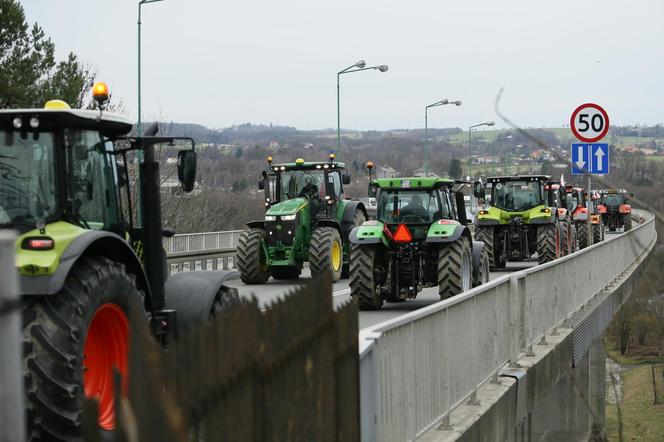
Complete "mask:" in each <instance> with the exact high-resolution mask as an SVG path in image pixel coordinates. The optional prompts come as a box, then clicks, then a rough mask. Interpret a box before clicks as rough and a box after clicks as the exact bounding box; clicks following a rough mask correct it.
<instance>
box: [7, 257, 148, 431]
mask: <svg viewBox="0 0 664 442" xmlns="http://www.w3.org/2000/svg"><path fill="white" fill-rule="evenodd" d="M142 296H143V294H142V292H141V291H140V290H139V289H138V288H137V286H136V282H135V277H134V275H132V274H129V273H127V272H126V269H125V266H124V265H123V264H120V263H117V262H113V261H111V260H109V259H106V258H91V257H85V256H84V257H81V258H80V259H79V260H78V261H77V262H76V264H75V265H74V267H73V268H72V270H71V271H70V273H69V275H68V276H67V279H66V280H65V284H64V286H63V288H62V289H61V290H60V291H59V292H58V293H57V294H54V295H50V296H35V297H29V298H27V299H26V304H25V307H24V310H23V350H24V358H23V361H24V362H23V369H24V374H25V388H26V401H27V403H26V411H27V413H26V415H27V421H28V428H29V433H28V438H29V439H30V440H49V441H50V440H82V435H81V432H82V429H81V421H82V418H81V413H82V406H83V399H84V397H85V395H86V394H85V388H86V385H87V388H89V389H94V387H93V381H94V380H95V379H96V380H97V381H100V380H101V382H100V383H98V384H97V385H103V380H104V379H105V380H106V381H108V382H111V380H112V377H111V376H112V373H113V371H112V370H113V366H112V365H115V363H113V362H112V358H110V359H105V358H108V357H109V353H111V352H113V351H117V352H119V353H120V354H123V353H124V356H125V358H126V357H127V356H128V355H127V353H126V352H128V339H129V336H128V333H129V330H128V327H129V325H128V322H126V312H127V311H128V302H129V299H130V297H135V298H137V299H142ZM102 312H103V313H102ZM97 313H99V316H96V314H97ZM93 318H94V319H95V321H94V324H93ZM97 318H102V319H99V320H98V319H97ZM105 321H106V322H105ZM93 325H94V327H91V326H93ZM88 332H90V333H88ZM88 341H90V342H88ZM123 343H126V346H125V347H123V346H122V345H123ZM86 344H88V345H89V347H88V345H86ZM92 349H97V350H98V352H97V353H93V352H92ZM100 349H101V350H100ZM104 349H108V350H107V351H104ZM103 360H105V363H104V362H100V361H103ZM125 360H126V359H125ZM95 367H96V368H95ZM121 371H125V374H126V367H124V368H121ZM84 373H85V379H86V382H87V384H86V385H84ZM125 378H126V376H125ZM95 391H101V392H102V393H101V396H102V403H100V413H99V414H100V425H101V424H102V423H104V425H102V427H103V428H104V429H105V430H111V429H112V428H108V421H104V422H102V421H103V420H104V414H105V413H109V412H110V413H113V405H112V401H111V405H110V407H108V406H104V405H103V398H108V397H109V396H108V394H111V396H110V397H111V398H112V393H110V392H109V391H108V390H105V389H104V388H101V387H100V389H99V390H97V389H95ZM96 394H97V393H95V395H96ZM89 395H92V392H89ZM5 406H9V404H5ZM107 416H108V415H107Z"/></svg>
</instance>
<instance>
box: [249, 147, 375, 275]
mask: <svg viewBox="0 0 664 442" xmlns="http://www.w3.org/2000/svg"><path fill="white" fill-rule="evenodd" d="M268 170H269V171H264V172H263V173H262V177H261V180H260V181H259V188H260V189H262V190H264V191H265V208H266V211H265V219H263V220H258V221H251V222H249V223H248V224H247V226H248V227H249V229H248V230H245V231H244V232H242V234H241V235H240V238H239V239H238V246H237V264H238V269H239V270H240V275H241V278H242V281H243V282H244V283H246V284H263V283H265V282H267V280H268V279H269V278H270V276H272V277H273V278H275V279H295V278H298V277H299V276H300V273H301V272H302V266H303V264H304V263H305V262H308V263H309V269H310V270H311V276H312V277H316V276H317V275H319V274H321V273H323V272H325V271H329V272H330V273H331V274H332V279H333V280H334V281H337V280H339V279H340V278H341V277H347V275H348V258H349V247H348V235H349V233H350V231H351V229H352V228H353V227H355V226H359V225H361V224H362V223H363V222H364V220H365V219H366V218H367V212H366V209H365V207H364V204H363V203H362V202H360V201H350V200H347V199H344V192H343V185H344V184H350V175H348V174H347V173H345V165H344V163H340V162H337V161H335V158H334V154H330V158H329V161H314V162H308V161H304V160H303V159H301V158H298V159H297V160H296V161H295V162H294V163H283V164H272V158H271V157H270V158H268Z"/></svg>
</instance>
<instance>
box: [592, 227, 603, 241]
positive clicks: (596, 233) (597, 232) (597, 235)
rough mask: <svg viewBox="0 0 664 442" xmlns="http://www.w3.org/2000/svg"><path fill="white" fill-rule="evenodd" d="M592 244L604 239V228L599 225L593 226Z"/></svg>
mask: <svg viewBox="0 0 664 442" xmlns="http://www.w3.org/2000/svg"><path fill="white" fill-rule="evenodd" d="M592 227H593V244H597V243H598V242H601V241H602V240H603V239H604V238H603V237H602V233H603V232H602V230H603V229H604V227H603V226H602V225H601V224H593V226H592Z"/></svg>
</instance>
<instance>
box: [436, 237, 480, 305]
mask: <svg viewBox="0 0 664 442" xmlns="http://www.w3.org/2000/svg"><path fill="white" fill-rule="evenodd" d="M472 275H473V262H472V256H471V250H470V242H469V241H468V240H467V239H466V238H465V237H461V238H459V239H458V240H456V241H454V242H451V243H449V244H445V245H444V246H442V247H441V248H440V249H439V250H438V294H439V295H440V299H447V298H449V297H452V296H454V295H458V294H459V293H462V292H464V291H466V290H470V288H471V287H472V284H473V281H472V279H473V276H472Z"/></svg>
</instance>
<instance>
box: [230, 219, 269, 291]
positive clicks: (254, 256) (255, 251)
mask: <svg viewBox="0 0 664 442" xmlns="http://www.w3.org/2000/svg"><path fill="white" fill-rule="evenodd" d="M264 234H265V232H264V231H263V229H249V230H245V231H244V232H242V233H241V234H240V237H239V238H238V241H237V267H238V269H239V270H240V279H241V280H242V282H244V283H245V284H265V283H266V282H267V280H268V279H269V278H270V266H269V265H268V264H267V257H266V256H265V252H264V251H263V244H262V243H263V236H264Z"/></svg>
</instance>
